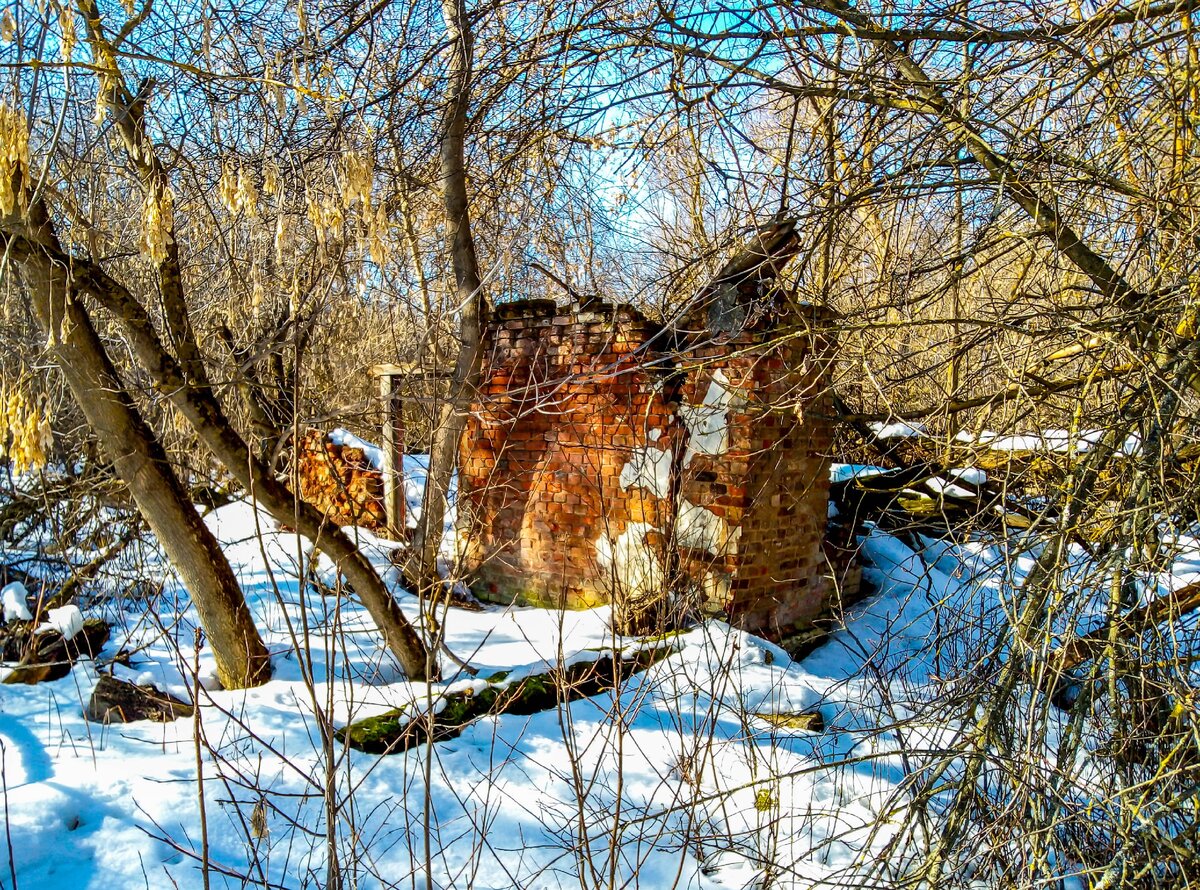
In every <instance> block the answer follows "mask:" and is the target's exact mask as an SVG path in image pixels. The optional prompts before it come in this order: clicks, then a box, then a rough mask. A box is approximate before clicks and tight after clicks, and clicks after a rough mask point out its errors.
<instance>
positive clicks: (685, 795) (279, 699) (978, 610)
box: [0, 503, 1196, 890]
mask: <svg viewBox="0 0 1200 890" xmlns="http://www.w3.org/2000/svg"><path fill="white" fill-rule="evenodd" d="M208 521H209V523H210V524H211V526H212V527H213V529H214V531H215V532H216V534H217V535H218V537H219V538H220V540H221V541H222V542H223V543H224V545H225V549H226V552H227V553H228V555H229V558H230V560H231V562H232V563H233V565H234V567H235V570H236V571H237V572H238V574H239V577H240V578H241V580H242V583H243V586H244V588H245V590H246V593H247V597H248V599H249V602H250V605H251V609H252V611H253V613H254V615H255V618H256V621H257V623H258V625H259V627H260V629H261V630H262V632H263V633H264V636H265V638H266V639H267V641H268V645H269V646H270V648H271V651H272V652H273V653H274V656H275V657H274V666H275V675H274V678H273V679H272V680H271V681H270V682H269V683H267V684H266V685H264V686H262V687H260V688H257V689H252V690H242V691H232V692H231V691H221V690H215V689H214V690H213V691H206V689H205V688H204V687H207V686H212V685H213V682H212V677H213V675H214V670H213V664H212V659H211V654H210V653H209V652H208V651H207V649H204V648H201V650H200V651H199V652H196V650H195V648H194V639H195V636H194V635H195V618H194V613H193V612H192V610H191V608H190V606H189V603H188V601H187V597H186V593H185V592H184V591H181V590H179V589H178V587H177V585H172V584H168V585H167V589H166V591H165V593H164V597H163V600H162V601H161V603H160V608H159V610H158V618H157V620H155V619H151V618H147V617H146V616H145V615H143V614H140V613H139V612H136V611H131V612H128V613H126V612H118V611H110V613H109V614H108V616H107V617H109V618H110V619H114V620H115V621H116V622H117V624H118V631H117V632H116V633H115V634H114V640H113V642H112V643H111V644H110V646H109V648H108V650H106V653H105V654H106V655H107V656H111V655H112V654H114V653H115V651H116V649H117V647H118V646H121V647H124V648H128V649H130V650H132V651H134V653H135V654H134V656H133V667H132V668H125V667H121V666H117V667H116V668H115V672H116V673H117V675H118V676H123V677H127V678H129V679H134V680H139V681H142V682H146V681H153V682H156V683H158V684H160V685H161V686H163V687H164V688H166V689H167V690H169V691H170V692H172V693H174V694H176V695H178V696H180V697H182V698H185V699H189V698H191V697H192V695H193V694H195V693H197V692H198V694H199V701H200V704H201V708H200V736H199V739H200V744H199V746H198V745H197V736H196V734H195V726H194V724H193V723H192V721H189V720H179V721H176V722H175V723H171V724H166V725H160V724H154V723H148V722H141V723H135V724H128V725H123V726H109V727H104V726H99V725H95V724H89V723H87V722H86V721H84V720H83V718H82V716H81V712H82V708H83V706H84V704H85V703H86V701H87V699H88V696H89V694H90V691H91V688H92V686H93V685H94V684H95V682H96V673H95V667H94V665H92V664H91V663H84V664H80V665H77V666H76V667H75V669H74V671H73V672H72V674H71V675H70V676H69V677H67V678H65V679H63V680H60V681H58V682H54V683H46V684H42V685H39V686H33V687H24V686H0V743H2V746H3V747H2V752H0V753H2V755H3V779H4V794H5V801H4V803H5V807H6V810H5V812H6V814H7V815H6V819H7V825H6V828H7V833H8V837H9V838H10V839H11V840H10V842H9V843H8V844H7V845H6V846H7V849H9V850H11V852H12V857H13V861H12V870H13V871H14V872H15V875H16V878H17V881H16V883H17V886H19V887H23V888H57V887H62V888H70V890H83V888H91V887H94V888H111V887H151V888H158V887H164V888H165V887H181V888H193V887H202V886H204V875H203V873H202V870H201V868H200V865H199V861H200V854H201V849H202V845H203V843H204V840H203V838H204V832H203V830H202V823H201V810H200V806H199V800H198V794H197V757H198V756H199V758H200V761H201V763H202V770H203V775H204V782H203V787H204V812H205V816H206V818H207V843H208V848H209V855H210V861H211V863H212V865H211V869H210V873H209V875H208V879H209V881H210V883H211V886H213V887H242V886H247V885H250V886H281V887H289V888H291V887H297V888H298V887H317V886H327V869H328V865H329V862H330V850H331V849H333V850H334V852H335V855H336V859H337V863H338V867H339V870H340V872H341V874H342V875H343V880H344V882H345V886H347V887H350V886H357V887H364V888H371V887H414V888H415V887H419V888H425V887H427V886H428V887H442V888H449V887H455V888H467V887H473V888H481V890H484V888H510V887H522V888H576V887H593V886H600V885H604V886H608V885H609V883H610V879H611V881H612V883H613V885H614V886H637V887H645V888H665V887H675V886H678V887H692V888H705V890H717V888H744V887H753V886H761V885H762V883H763V882H764V881H765V880H768V879H769V882H770V886H772V887H796V888H798V887H813V886H831V885H833V886H848V887H857V886H876V885H878V886H886V885H887V884H888V883H889V882H890V881H891V880H892V879H894V878H896V877H897V876H898V875H899V874H901V873H902V872H903V871H904V869H905V867H906V866H907V865H908V863H909V859H910V858H911V857H913V856H915V855H917V853H918V846H919V845H918V844H916V843H915V842H914V837H916V840H920V837H919V832H918V835H916V836H914V835H907V836H904V837H901V836H900V835H899V834H898V832H899V826H900V825H902V824H903V822H904V820H903V818H902V815H903V811H904V807H905V805H906V803H907V801H908V795H909V793H910V790H911V787H912V777H913V774H914V770H915V769H916V768H917V764H919V763H920V757H919V756H915V755H914V754H913V752H915V751H919V750H933V749H937V748H939V747H943V746H945V745H948V744H950V743H951V742H952V741H953V740H954V739H955V738H956V737H957V736H958V734H959V733H960V731H961V726H960V725H959V724H958V723H957V722H956V720H955V719H954V716H953V714H952V713H951V714H948V713H947V712H946V711H944V710H939V709H937V708H933V709H931V705H930V703H931V702H935V701H937V700H939V699H938V694H939V693H941V692H943V691H944V690H945V689H947V688H949V687H953V685H954V683H955V682H958V681H959V680H961V679H962V675H961V674H959V673H956V671H957V670H958V669H959V668H960V667H961V665H962V664H963V661H964V659H965V658H967V657H968V656H969V655H970V653H971V651H972V646H974V645H976V644H977V642H978V639H979V637H980V635H982V634H985V633H986V631H987V626H988V625H989V623H995V622H999V621H1002V620H1005V615H1006V612H1005V610H1006V608H1007V606H1006V601H1007V598H1008V597H1009V596H1010V594H1011V591H1012V589H1013V584H1014V583H1015V582H1017V581H1019V579H1020V577H1021V576H1022V575H1023V573H1024V572H1027V571H1028V569H1029V566H1030V557H1029V556H1028V555H1027V554H1026V555H1019V556H1018V557H1016V558H1015V559H1014V558H1010V557H1011V554H1008V553H1007V552H1006V551H1005V549H1004V548H1003V547H1001V546H1000V545H998V544H996V543H990V544H989V543H978V544H957V545H951V544H946V543H943V542H936V541H929V540H926V541H922V542H921V544H922V551H921V554H920V555H918V554H916V553H914V551H913V550H912V549H910V548H909V547H907V546H905V545H904V544H903V543H901V542H900V541H899V540H897V539H896V538H894V537H891V536H888V535H885V534H882V533H879V532H874V533H872V534H870V535H869V536H868V537H867V538H866V539H865V540H864V542H863V546H864V550H865V554H866V557H867V559H868V560H869V563H870V564H871V566H872V568H870V569H868V575H869V577H870V578H871V580H872V581H874V583H875V584H876V585H877V586H878V588H879V593H878V595H877V596H875V597H873V598H871V599H869V600H867V601H866V602H864V603H862V604H860V605H859V606H857V607H856V608H855V609H854V610H853V612H852V613H851V615H850V616H849V617H848V620H847V622H846V626H845V629H844V630H841V631H839V632H838V633H837V634H835V635H834V637H833V638H832V639H831V640H830V642H829V643H828V644H827V645H825V646H824V647H822V648H820V649H818V650H817V651H816V652H814V653H813V654H812V655H810V656H809V657H807V658H806V659H804V660H803V661H802V662H800V663H793V662H791V661H790V659H789V658H788V656H787V655H786V653H784V652H783V651H782V650H780V649H778V648H777V647H775V646H773V645H771V644H769V643H766V642H765V641H763V640H760V639H757V638H754V637H752V636H749V635H747V634H745V633H742V632H740V631H737V630H734V629H731V628H730V627H728V626H727V625H724V624H721V623H719V622H715V621H713V622H709V623H707V624H705V625H703V626H700V627H697V628H695V629H693V630H691V631H689V632H688V633H686V634H684V635H682V636H681V637H680V638H679V639H678V641H677V645H678V647H679V651H678V652H677V653H676V654H674V655H672V656H671V657H670V658H668V659H666V660H665V661H662V662H660V663H659V664H657V665H655V666H654V667H653V668H651V669H650V670H649V671H647V672H645V673H644V674H641V675H638V676H635V678H634V679H633V680H632V681H630V682H629V683H628V684H627V685H626V686H625V688H623V689H621V690H620V692H619V694H618V695H616V696H614V695H612V694H606V695H601V696H597V697H595V698H592V699H587V700H583V701H578V702H575V703H573V704H571V705H570V706H568V707H565V708H562V709H560V710H558V711H549V712H545V713H541V714H537V715H534V716H531V717H515V716H503V717H498V718H486V719H484V720H481V721H479V722H478V723H476V724H474V725H473V726H471V727H470V728H469V729H468V730H467V731H466V732H465V733H464V734H463V735H462V736H460V737H459V738H457V739H454V740H451V741H448V742H444V743H440V744H438V745H436V746H434V747H433V748H432V750H431V751H427V750H425V749H419V750H414V751H410V752H408V753H406V754H401V755H393V756H388V757H376V756H372V755H366V754H361V753H358V752H349V751H347V750H345V749H343V748H342V747H341V746H340V745H339V744H338V743H336V742H333V743H332V744H331V746H329V747H326V746H324V745H323V744H322V734H323V727H324V729H326V730H327V729H328V727H329V726H331V725H332V726H341V725H343V724H345V723H346V722H347V721H349V720H351V719H357V718H361V717H364V716H369V715H372V714H376V713H380V712H382V711H384V710H387V709H389V708H393V707H397V706H399V705H401V704H409V705H412V706H415V707H421V702H422V701H423V700H424V699H425V697H426V696H427V695H428V690H427V689H426V688H425V687H423V686H414V685H412V684H409V683H407V682H406V681H405V679H404V677H403V675H402V674H401V672H400V671H399V669H398V667H397V665H396V663H395V662H394V661H393V659H392V658H391V656H390V655H389V654H387V653H386V652H385V651H384V650H383V649H382V648H381V647H380V645H379V641H378V638H377V634H375V633H374V632H373V629H372V626H371V622H370V620H369V618H368V616H367V615H366V614H365V612H364V611H363V610H362V609H361V608H360V607H359V606H358V605H357V603H355V602H354V601H353V599H351V598H349V597H340V598H339V597H328V598H326V597H321V596H319V595H318V594H316V593H315V592H314V590H313V589H312V588H307V589H306V588H303V587H302V586H301V585H300V583H299V581H298V579H297V576H298V574H299V573H298V572H297V566H300V565H303V564H304V563H305V560H306V559H307V556H308V552H309V544H308V542H306V541H304V540H303V539H300V538H298V537H297V536H295V535H294V534H290V533H282V532H279V531H277V530H276V529H275V526H274V523H273V522H272V521H271V520H270V519H269V518H267V517H266V516H265V515H264V514H262V513H259V512H258V511H256V510H255V509H254V508H252V507H251V506H249V505H247V504H244V503H235V504H232V505H229V506H227V507H225V508H222V509H220V510H218V511H215V512H214V513H213V514H211V515H210V516H209V518H208ZM358 534H359V535H360V539H361V541H362V542H363V545H364V547H365V548H366V550H367V552H368V553H369V554H371V556H372V558H373V559H374V560H375V561H376V563H377V564H378V565H379V566H380V567H381V569H382V570H383V571H384V572H385V576H386V577H387V578H388V579H389V581H390V582H391V583H393V584H395V582H396V575H395V572H394V570H391V569H390V568H388V565H389V564H388V563H387V560H386V555H387V554H386V551H387V549H388V548H389V547H390V546H392V545H389V544H387V543H386V542H381V541H378V540H376V539H374V538H373V537H372V536H370V535H369V534H368V533H365V532H358ZM1191 543H1192V544H1193V545H1194V543H1195V542H1194V541H1192V542H1191ZM1187 552H1188V553H1192V556H1191V557H1188V558H1190V559H1191V560H1192V562H1190V563H1189V562H1188V561H1187V559H1185V558H1183V557H1181V561H1180V564H1179V565H1180V572H1181V573H1183V572H1186V571H1187V570H1189V569H1195V567H1196V562H1195V556H1194V548H1193V549H1192V550H1188V551H1187ZM1081 558H1082V557H1081ZM320 571H321V572H322V574H323V575H324V579H325V581H326V582H327V583H333V582H334V581H335V578H334V577H333V573H332V571H331V568H330V566H329V565H328V564H327V563H321V564H320ZM1180 577H1181V578H1185V577H1191V576H1190V575H1186V574H1181V575H1180ZM1179 580H1180V579H1179V578H1175V579H1170V580H1169V582H1168V583H1177V582H1178V581H1179ZM398 595H399V597H400V602H401V605H402V608H403V609H404V611H405V614H406V615H407V616H408V617H409V618H410V619H411V620H414V621H416V620H417V618H418V614H419V608H418V603H417V602H416V600H415V599H414V598H412V597H411V596H408V595H406V594H403V593H402V592H399V591H398ZM1088 608H1091V607H1088ZM952 613H956V614H963V613H969V614H972V615H976V616H979V623H978V626H977V627H975V629H974V631H973V632H972V633H967V632H965V631H964V630H963V629H962V628H957V629H955V628H951V627H950V626H949V625H947V624H945V623H944V622H943V617H942V616H943V615H949V614H952ZM445 626H446V628H447V631H448V636H447V642H448V644H449V646H450V647H451V649H453V650H454V651H455V652H456V653H458V654H459V655H461V656H464V657H466V658H468V659H469V660H470V661H471V662H472V663H473V664H474V665H476V666H478V667H480V668H481V669H482V670H483V671H484V672H487V671H490V670H499V669H507V668H513V667H518V668H521V667H527V668H529V669H531V670H533V669H539V668H542V667H544V666H546V665H547V664H549V663H550V662H553V661H554V660H556V659H557V658H559V657H562V656H567V657H571V656H576V655H578V653H581V652H584V651H585V650H589V649H593V648H600V647H608V646H612V645H613V644H614V643H617V642H619V641H618V640H615V639H614V638H613V636H612V633H611V631H610V629H609V626H608V610H607V609H596V610H592V611H585V612H569V613H566V614H565V615H564V614H560V613H557V612H551V611H546V610H539V609H518V608H511V609H501V608H492V609H489V610H487V611H485V612H481V613H473V612H466V611H458V610H452V611H451V612H450V613H449V614H448V616H447V617H446V620H445ZM299 653H303V654H299ZM197 666H198V673H197V671H196V667H197ZM445 669H446V670H447V671H449V670H450V667H449V665H446V666H445ZM469 682H470V681H469V680H458V681H455V680H453V679H452V681H451V683H450V686H451V687H453V686H455V685H457V686H462V685H465V684H468V683H469ZM811 709H819V710H820V712H821V715H822V717H823V718H824V721H825V723H826V728H825V730H824V731H821V732H810V731H805V730H799V729H789V728H787V727H786V725H785V726H780V725H777V723H778V722H779V721H772V720H768V719H765V718H764V717H763V716H760V715H768V716H770V715H789V714H795V713H797V712H799V711H804V710H811ZM783 722H785V723H786V721H783ZM326 750H328V751H329V752H330V754H331V756H330V755H327V754H326V753H325V751H326ZM326 789H330V792H329V794H328V795H327V794H326ZM327 799H328V800H329V801H330V806H328V807H327V806H326V800H327ZM256 808H257V809H258V811H259V814H258V815H259V817H262V816H265V820H264V822H265V829H266V831H265V832H263V831H261V830H258V829H256V828H255V826H254V823H255V822H256V821H257V819H256V816H255V810H256ZM331 810H332V811H333V812H334V829H333V830H332V831H329V830H328V823H327V815H328V813H329V811H331ZM330 836H332V837H333V841H332V844H331V843H330V841H329V838H330ZM892 840H895V841H897V844H896V846H894V847H893V846H889V842H890V841H892ZM7 856H8V854H7V853H5V854H4V856H3V857H2V859H3V861H0V885H2V886H5V887H8V886H10V885H11V884H12V883H13V882H12V880H11V877H10V867H9V862H8V861H7ZM1066 886H1070V883H1069V882H1068V884H1067V885H1066Z"/></svg>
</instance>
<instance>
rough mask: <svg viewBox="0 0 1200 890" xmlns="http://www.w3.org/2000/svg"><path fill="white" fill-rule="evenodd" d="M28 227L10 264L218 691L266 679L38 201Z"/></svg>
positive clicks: (196, 522)
mask: <svg viewBox="0 0 1200 890" xmlns="http://www.w3.org/2000/svg"><path fill="white" fill-rule="evenodd" d="M9 222H10V220H5V229H6V233H5V235H4V236H3V240H4V241H5V247H6V248H7V247H9V246H11V239H10V238H9V237H8V235H7V229H8V228H9V225H8V223H9ZM28 226H29V231H30V232H31V235H32V237H31V239H30V241H32V242H33V245H35V246H34V249H27V250H15V251H12V252H11V253H10V257H11V258H12V259H15V260H16V261H17V263H18V264H19V266H20V269H21V274H22V278H23V279H24V281H25V283H26V285H27V287H28V289H29V292H30V296H31V298H32V302H33V308H34V313H35V314H36V315H37V318H38V321H39V323H40V324H41V326H42V328H43V330H44V331H45V332H47V333H48V334H50V337H51V340H52V342H55V343H56V345H54V346H52V347H51V349H50V352H51V353H52V354H53V356H54V358H55V359H56V360H57V362H58V365H59V367H60V368H61V370H62V373H63V376H64V377H65V378H66V381H67V385H68V386H69V387H70V388H71V393H72V395H73V396H74V397H75V401H76V402H77V403H78V404H79V407H80V409H81V410H82V412H83V415H84V417H85V418H87V421H88V423H89V424H90V425H91V427H92V429H93V430H94V431H95V433H96V436H97V438H98V439H99V440H100V447H101V448H102V449H103V451H104V454H105V456H106V457H107V458H108V460H109V461H111V462H112V465H113V468H114V469H115V470H116V472H117V475H118V476H120V478H121V479H122V481H124V483H125V485H126V486H127V487H128V488H129V492H130V494H131V495H132V496H133V499H134V502H135V503H136V504H137V507H138V510H139V512H141V514H142V516H143V517H145V519H146V522H147V523H148V524H149V526H150V528H151V530H152V531H153V532H154V534H155V535H156V536H157V537H158V540H159V542H160V543H161V544H162V547H163V549H164V550H165V551H166V553H167V556H168V558H169V559H170V560H171V564H172V565H173V566H174V567H175V569H176V571H178V572H179V576H180V578H181V579H182V581H183V583H184V586H186V587H187V589H188V593H189V594H190V595H191V598H192V602H193V603H195V605H196V611H197V613H198V614H199V616H200V623H201V625H202V626H203V628H204V632H205V633H206V634H207V636H208V640H209V643H210V645H211V646H212V649H213V654H214V656H215V657H216V661H217V675H218V677H219V678H220V681H221V684H222V685H223V686H225V687H226V688H230V689H232V688H239V687H243V686H257V685H259V684H261V683H264V682H266V680H267V679H269V678H270V675H271V663H270V658H269V656H268V654H267V649H266V647H265V646H264V645H263V642H262V639H261V638H260V637H259V635H258V631H257V629H256V628H255V627H254V622H253V621H252V620H251V617H250V610H249V609H248V608H247V607H246V601H245V598H244V597H243V596H242V590H241V587H239V586H238V582H237V578H236V577H235V576H234V574H233V570H232V569H231V568H230V566H229V561H228V560H227V559H226V558H225V554H224V553H222V552H221V548H220V545H219V544H218V543H217V540H216V538H215V537H213V534H212V532H210V531H209V529H208V527H207V526H206V525H205V524H204V522H203V520H201V518H200V516H199V514H198V513H197V512H196V509H195V507H194V506H193V505H192V504H191V502H190V501H189V500H188V498H187V495H186V493H185V491H184V488H183V486H182V485H181V484H180V482H179V479H178V478H177V477H176V475H175V473H174V471H173V470H172V469H171V466H170V464H169V462H168V460H167V455H166V452H165V451H164V450H163V448H162V445H161V444H160V443H159V441H158V440H157V438H155V436H154V433H153V432H152V431H151V430H150V428H149V427H148V426H147V424H146V423H145V421H144V420H143V419H142V417H141V415H140V414H139V413H138V411H137V408H136V406H135V405H134V404H133V400H132V399H131V398H130V396H129V394H128V393H127V392H126V391H125V389H124V387H123V385H122V383H121V381H120V379H119V377H118V376H117V372H116V369H115V368H114V366H113V364H112V362H111V360H110V359H109V357H108V354H107V353H106V352H105V350H104V344H103V343H102V342H101V340H100V337H99V336H98V335H97V333H96V330H95V328H94V327H93V325H92V320H91V318H90V317H89V316H88V314H87V312H86V311H85V310H84V308H83V306H82V305H81V304H80V303H79V302H77V301H76V300H75V299H73V297H72V293H71V284H70V270H69V267H68V265H67V264H64V263H62V262H61V261H55V259H53V257H55V256H58V257H61V256H63V252H62V250H61V247H60V246H59V244H58V240H57V238H56V237H55V235H54V233H53V232H52V231H51V228H50V221H49V219H48V217H46V215H45V213H44V208H43V207H42V206H41V205H40V204H38V205H35V206H34V207H33V208H32V209H31V212H30V219H29V221H28ZM26 243H27V244H28V243H29V242H26ZM36 245H45V247H46V248H47V250H38V249H36ZM51 332H53V333H51Z"/></svg>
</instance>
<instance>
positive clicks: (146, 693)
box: [83, 674, 193, 723]
mask: <svg viewBox="0 0 1200 890" xmlns="http://www.w3.org/2000/svg"><path fill="white" fill-rule="evenodd" d="M192 713H193V708H192V706H191V705H189V704H188V703H187V702H185V701H181V700H179V699H177V698H175V697H174V696H173V695H170V694H168V693H166V692H163V691H162V690H161V689H159V688H158V687H157V686H154V685H139V684H137V683H130V682H129V681H127V680H119V679H117V678H116V677H113V676H110V675H108V674H101V675H100V680H99V681H98V682H97V683H96V688H95V689H93V690H92V696H91V698H90V699H88V703H87V707H86V708H85V709H84V712H83V716H84V717H86V718H87V719H88V720H90V721H91V722H93V723H132V722H133V721H135V720H153V721H154V722H155V723H168V722H170V721H172V720H177V719H179V718H180V717H191V716H192Z"/></svg>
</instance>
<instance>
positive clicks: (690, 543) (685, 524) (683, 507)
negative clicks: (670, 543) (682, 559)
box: [675, 499, 742, 555]
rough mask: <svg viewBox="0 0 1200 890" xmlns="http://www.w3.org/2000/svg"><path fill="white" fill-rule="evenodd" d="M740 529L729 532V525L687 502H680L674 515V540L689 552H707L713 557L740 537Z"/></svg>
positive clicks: (711, 512) (707, 510) (705, 510)
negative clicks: (689, 550)
mask: <svg viewBox="0 0 1200 890" xmlns="http://www.w3.org/2000/svg"><path fill="white" fill-rule="evenodd" d="M741 533H742V528H741V526H738V527H737V528H735V529H733V531H730V529H729V523H727V522H726V521H725V520H724V519H722V518H721V517H720V516H718V515H717V514H716V513H714V512H713V511H712V510H709V509H708V508H707V507H700V506H697V505H696V504H693V503H692V502H691V501H689V500H686V499H685V500H682V501H680V504H679V511H678V512H677V513H676V514H675V540H676V541H678V542H679V546H681V547H687V548H689V549H691V550H707V551H708V552H709V553H712V554H713V555H718V554H721V553H724V552H725V549H726V548H727V547H728V546H729V545H730V544H732V543H734V542H736V541H737V539H738V538H739V537H740V536H741Z"/></svg>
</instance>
